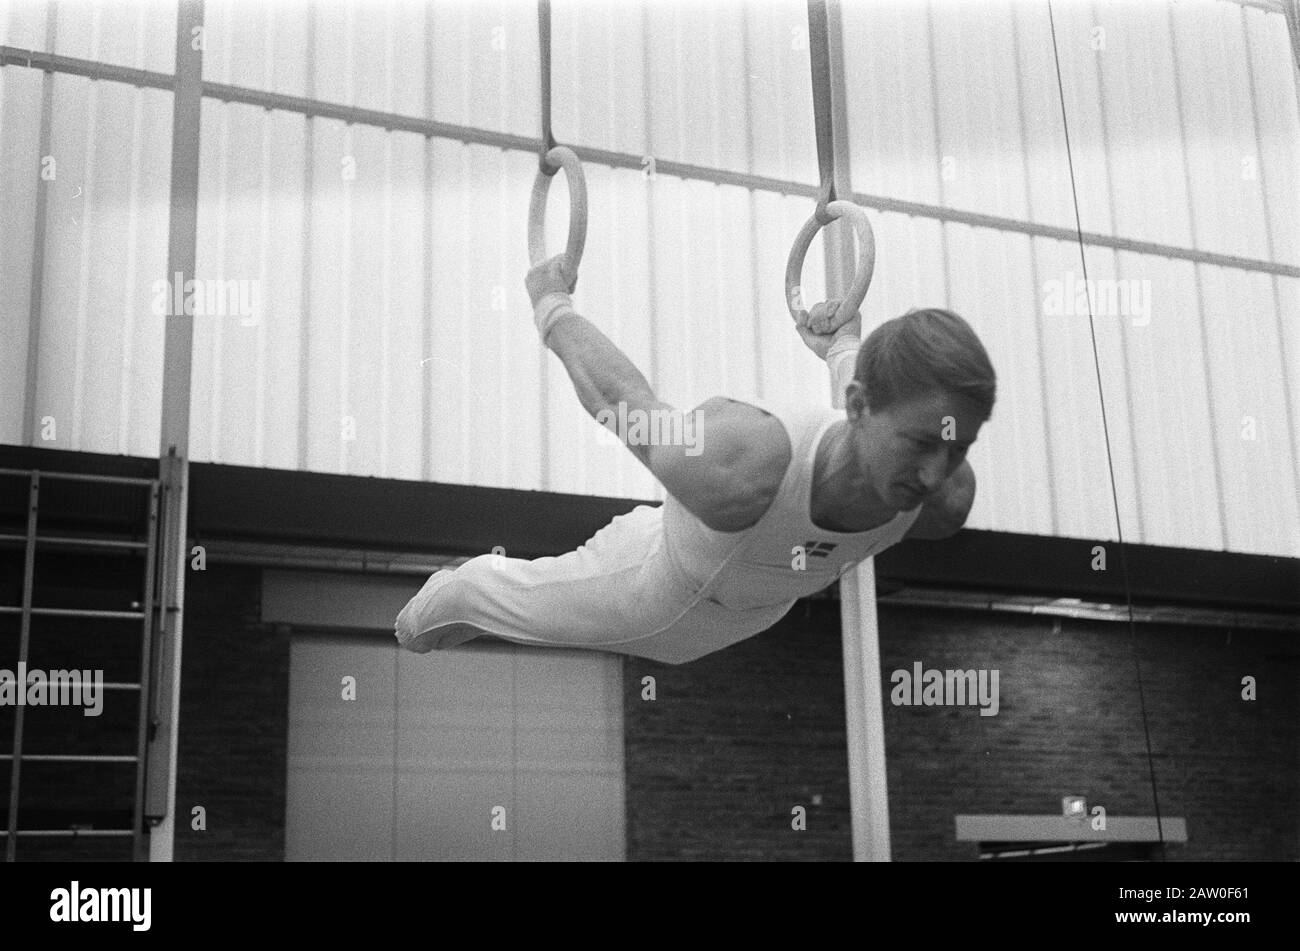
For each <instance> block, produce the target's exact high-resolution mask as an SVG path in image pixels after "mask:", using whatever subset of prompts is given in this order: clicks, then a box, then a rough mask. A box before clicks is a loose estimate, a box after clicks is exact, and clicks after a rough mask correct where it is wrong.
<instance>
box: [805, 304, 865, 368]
mask: <svg viewBox="0 0 1300 951" xmlns="http://www.w3.org/2000/svg"><path fill="white" fill-rule="evenodd" d="M842 303H843V301H838V300H828V301H822V302H821V303H820V304H814V305H813V309H812V310H811V311H809V312H808V322H807V325H806V326H805V325H803V324H795V329H796V330H797V331H799V336H800V338H801V339H802V340H803V342H804V343H805V344H807V345H808V349H809V350H811V351H812V352H813V353H815V354H817V356H819V357H820V358H821V359H823V360H825V359H826V355H827V354H828V353H829V352H830V349H831V346H832V345H833V344H834V343H835V341H836V340H837V339H839V338H840V337H842V336H844V335H846V334H847V335H848V336H849V337H850V338H851V340H850V339H845V340H843V341H841V343H840V346H841V347H843V348H847V347H849V346H850V345H851V346H853V347H856V346H857V344H856V341H857V340H858V339H859V338H860V337H861V336H862V314H860V313H855V314H853V316H852V317H848V318H847V319H845V317H844V315H842V314H840V313H839V309H840V304H842ZM810 327H817V328H818V329H821V328H823V327H833V328H834V329H833V330H827V331H826V332H825V333H816V332H814V331H812V330H810V329H809V328H810Z"/></svg>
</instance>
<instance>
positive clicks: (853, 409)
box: [844, 380, 871, 422]
mask: <svg viewBox="0 0 1300 951" xmlns="http://www.w3.org/2000/svg"><path fill="white" fill-rule="evenodd" d="M844 409H845V412H847V413H848V417H849V420H850V422H851V421H853V420H856V419H857V418H858V417H859V416H870V415H871V409H870V408H869V407H868V406H867V388H866V387H865V386H863V385H862V383H861V382H859V381H858V380H850V381H849V385H848V386H846V387H845V388H844Z"/></svg>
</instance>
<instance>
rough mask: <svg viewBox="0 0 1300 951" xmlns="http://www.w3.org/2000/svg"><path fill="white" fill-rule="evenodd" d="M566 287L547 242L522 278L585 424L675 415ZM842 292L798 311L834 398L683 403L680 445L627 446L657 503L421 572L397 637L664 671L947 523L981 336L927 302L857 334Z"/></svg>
mask: <svg viewBox="0 0 1300 951" xmlns="http://www.w3.org/2000/svg"><path fill="white" fill-rule="evenodd" d="M576 280H577V275H576V269H575V268H573V267H571V266H570V265H569V264H568V263H567V260H566V258H565V256H563V255H560V256H557V257H553V258H550V259H548V260H545V261H542V262H541V263H539V264H537V265H535V266H534V267H533V268H532V269H531V270H530V271H529V272H528V275H527V278H526V280H525V285H526V287H527V289H528V294H529V298H530V299H531V300H532V302H533V308H534V315H535V321H536V324H537V328H538V332H539V333H540V336H541V341H542V344H543V346H547V347H550V348H551V350H553V351H554V352H555V354H556V355H557V356H558V357H559V358H560V360H561V361H562V362H563V363H564V366H565V368H566V369H567V370H568V373H569V377H570V378H571V379H572V381H573V385H574V388H575V389H576V391H577V394H578V399H579V401H580V402H581V403H582V405H583V408H584V409H586V411H587V412H588V413H589V414H591V415H592V416H593V417H594V418H597V419H599V420H602V421H603V420H608V419H610V418H612V417H614V416H616V415H617V414H618V413H619V411H620V408H622V410H623V412H624V414H625V415H624V416H623V417H622V418H627V415H630V414H632V413H633V412H634V411H638V410H639V411H641V413H643V414H645V416H646V417H649V416H651V415H652V414H653V413H655V412H656V411H657V412H658V413H660V414H664V413H668V414H671V413H675V412H677V411H676V410H674V409H673V407H671V406H669V405H668V404H666V403H664V402H662V401H660V400H659V398H658V397H657V396H656V395H655V393H654V391H653V390H652V389H651V388H650V386H649V384H648V383H647V382H646V379H645V377H644V376H643V375H642V374H641V373H640V372H639V371H638V370H637V368H636V367H635V366H634V365H633V364H632V362H631V361H630V360H629V359H628V358H627V357H626V356H625V355H624V354H623V353H622V352H621V351H620V350H619V349H618V348H617V347H616V346H614V344H613V343H612V342H610V340H609V339H608V338H607V337H606V336H605V335H604V334H603V333H601V331H600V330H598V329H597V328H596V327H595V325H593V324H592V323H591V322H590V321H588V320H587V319H586V318H584V317H582V316H580V315H578V314H577V313H575V312H574V310H573V304H572V299H571V293H572V291H573V289H574V286H575V283H576ZM840 304H841V302H839V301H827V302H825V303H822V304H818V305H816V306H815V307H814V308H813V309H812V311H810V312H806V313H801V314H800V315H797V316H796V320H797V329H798V331H799V335H800V337H801V338H802V339H803V341H804V343H805V344H806V345H807V346H808V347H809V348H810V349H812V351H813V352H814V353H816V354H817V355H818V357H820V358H822V359H824V360H826V362H827V365H828V367H829V368H830V370H831V373H832V379H833V381H834V385H835V390H836V392H838V393H842V394H843V398H844V408H843V410H838V409H832V408H829V407H825V408H823V407H820V406H812V405H805V406H801V407H792V408H777V407H773V406H768V405H765V404H764V403H761V402H760V401H757V400H752V399H750V400H744V401H741V400H734V399H728V398H726V397H723V396H715V397H713V398H712V399H709V400H706V401H705V402H704V403H702V404H701V405H700V406H699V407H697V408H696V409H695V410H693V411H692V413H691V415H692V416H693V417H694V418H695V419H696V420H697V427H696V429H697V435H698V436H699V437H700V438H699V440H698V445H695V446H694V447H688V446H685V445H663V444H655V443H654V442H651V443H649V444H646V441H645V440H630V439H629V440H626V441H625V443H624V444H625V445H626V446H627V448H628V449H629V450H630V451H631V452H632V454H633V455H635V456H636V458H637V459H639V460H640V461H641V463H642V464H643V465H645V466H646V468H648V469H649V470H650V471H651V472H652V473H653V474H654V476H655V478H657V479H658V480H659V482H660V483H662V485H663V486H664V488H665V489H666V490H667V493H668V497H667V499H666V501H665V502H664V504H663V505H662V506H650V505H639V506H637V507H636V508H634V509H633V510H632V511H630V512H628V513H627V514H625V515H620V516H618V517H617V518H615V519H613V520H612V521H611V522H610V523H609V524H608V525H606V526H605V527H604V528H602V529H601V530H600V531H598V532H597V533H596V534H595V535H593V536H592V537H591V538H590V539H588V540H587V542H586V543H584V544H583V545H581V546H580V547H579V548H578V549H577V550H576V551H572V552H569V553H567V554H564V555H560V556H558V557H545V558H536V559H532V560H526V559H520V558H509V557H504V556H501V555H480V556H478V557H476V558H472V559H470V560H469V561H467V562H465V563H464V564H462V565H461V566H460V567H458V568H456V569H454V570H452V569H444V570H441V571H438V572H437V573H435V574H434V575H433V576H432V577H430V578H429V580H428V581H427V582H426V583H425V585H424V587H423V588H421V590H420V591H419V593H418V594H416V595H415V597H414V598H412V599H411V601H410V602H409V603H408V604H407V605H406V607H405V608H403V610H402V612H401V613H400V614H399V615H398V617H397V622H396V635H397V640H398V642H399V643H400V644H401V645H402V646H403V647H406V648H408V649H409V650H412V651H416V652H419V653H424V652H427V651H431V650H436V649H445V648H449V647H454V646H456V645H459V644H463V643H465V642H466V641H468V640H470V639H472V638H475V637H478V636H481V635H492V636H495V637H498V638H502V639H504V640H507V641H513V642H515V643H519V644H533V645H538V646H553V647H567V648H588V649H594V650H604V651H612V652H616V653H620V654H630V655H633V656H637V657H645V658H649V659H652V660H657V661H662V662H666V663H670V664H681V663H686V662H688V661H692V660H696V659H697V658H699V657H702V656H704V655H706V654H710V653H713V652H714V651H718V650H721V649H722V648H724V647H727V646H729V645H731V644H735V643H736V642H738V641H741V640H744V639H745V638H748V637H751V636H753V635H755V634H758V633H760V632H761V631H764V630H766V629H767V628H769V627H771V626H772V625H773V624H775V623H776V622H777V621H779V620H780V619H781V618H782V617H783V616H785V614H786V612H788V611H789V610H790V608H791V607H793V606H794V604H795V602H796V600H797V599H798V598H801V597H804V596H806V595H809V594H812V593H813V592H815V591H819V590H820V589H822V588H825V587H827V586H828V585H830V584H831V583H833V582H834V581H835V580H836V579H837V578H839V577H840V576H841V575H842V574H844V573H845V572H847V571H848V570H849V569H850V568H852V567H853V565H855V564H856V563H857V562H859V561H861V560H862V559H864V558H868V557H870V556H872V555H876V554H879V553H880V552H881V551H884V550H885V549H886V548H889V547H890V546H891V545H894V544H897V543H898V542H899V541H901V540H902V539H904V538H922V539H942V538H947V537H949V536H951V535H953V534H954V533H956V532H957V531H958V530H959V529H960V528H961V526H962V525H963V524H964V523H965V521H966V517H967V514H968V513H969V512H970V508H971V504H972V502H973V501H974V497H975V473H974V472H973V471H972V469H971V466H970V463H969V462H967V461H966V453H967V450H968V449H969V448H970V445H971V443H973V442H974V441H975V439H976V437H977V436H978V434H979V430H980V427H981V426H982V425H983V424H984V423H985V422H986V421H987V420H988V418H989V416H990V414H991V412H992V409H993V403H994V399H995V390H996V378H995V375H994V371H993V367H992V365H991V363H990V362H989V358H988V354H987V353H986V352H985V349H984V346H983V345H982V344H981V343H980V340H979V338H978V337H977V336H976V335H975V332H974V331H973V330H972V329H971V327H970V325H969V324H968V323H967V322H966V321H965V320H963V319H962V318H961V317H959V316H958V315H956V314H954V313H952V312H950V311H947V310H940V309H934V308H930V309H924V310H912V311H910V312H908V313H906V314H904V315H902V316H901V317H896V318H894V319H893V320H889V321H886V322H885V323H882V324H881V325H880V326H879V327H877V328H876V329H875V330H874V331H873V332H872V333H871V334H870V336H868V337H867V339H866V341H865V342H861V341H860V339H859V337H860V334H861V324H862V318H861V316H860V315H859V314H857V313H854V314H853V315H852V316H851V317H849V316H848V315H845V314H840V313H838V309H839V307H840ZM828 327H832V328H835V329H834V330H829V331H828V330H826V329H825V328H828Z"/></svg>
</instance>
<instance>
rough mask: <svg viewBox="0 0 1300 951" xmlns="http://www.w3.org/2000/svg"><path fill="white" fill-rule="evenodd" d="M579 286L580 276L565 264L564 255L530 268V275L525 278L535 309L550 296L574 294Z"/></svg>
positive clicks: (548, 259)
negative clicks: (544, 298) (542, 300)
mask: <svg viewBox="0 0 1300 951" xmlns="http://www.w3.org/2000/svg"><path fill="white" fill-rule="evenodd" d="M577 286H578V275H577V274H576V273H575V272H574V271H573V270H572V269H570V268H569V266H568V265H567V264H566V263H565V258H564V255H563V254H557V255H556V256H555V257H553V258H547V259H546V260H545V261H543V262H542V263H541V264H537V265H534V266H533V267H531V268H529V269H528V275H527V277H525V278H524V287H526V288H528V299H529V300H530V301H532V302H533V306H534V307H536V306H537V302H538V301H540V300H541V299H542V298H543V297H545V296H547V295H548V294H565V295H568V294H572V293H573V291H574V288H576V287H577Z"/></svg>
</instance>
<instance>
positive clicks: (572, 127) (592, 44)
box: [525, 0, 817, 184]
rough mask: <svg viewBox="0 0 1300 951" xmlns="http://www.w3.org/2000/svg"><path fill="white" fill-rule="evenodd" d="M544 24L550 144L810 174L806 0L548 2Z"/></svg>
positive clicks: (791, 176) (790, 175) (812, 178)
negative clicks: (549, 47)
mask: <svg viewBox="0 0 1300 951" xmlns="http://www.w3.org/2000/svg"><path fill="white" fill-rule="evenodd" d="M534 19H535V18H534ZM552 24H553V37H554V40H553V47H554V53H553V56H552V72H553V80H552V84H553V89H552V109H553V118H552V124H553V127H554V131H555V137H556V139H557V140H558V141H560V142H563V143H568V144H572V145H579V146H582V145H586V146H591V147H595V148H603V149H611V150H614V151H619V152H629V153H632V154H634V155H645V156H647V157H653V158H654V159H655V160H656V161H664V160H672V161H677V162H686V163H689V164H693V165H702V166H706V167H709V168H720V169H726V170H729V171H737V172H753V173H755V174H759V175H770V176H772V177H775V178H781V179H785V180H788V181H798V182H805V183H809V184H815V183H816V181H817V153H816V146H815V143H814V138H813V117H812V109H811V102H812V92H811V80H810V78H809V70H808V8H807V4H806V2H804V0H764V2H761V3H741V2H735V0H732V2H710V3H700V2H695V0H675V2H641V3H636V2H599V0H557V2H556V3H555V4H554V5H553V13H552ZM533 32H534V34H535V33H536V30H535V29H534V31H533ZM535 103H536V100H535V99H534V100H533V104H534V108H535ZM525 128H526V129H527V130H528V132H529V134H531V135H536V134H537V132H536V128H537V127H536V122H535V121H534V124H533V125H532V126H526V127H525Z"/></svg>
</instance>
